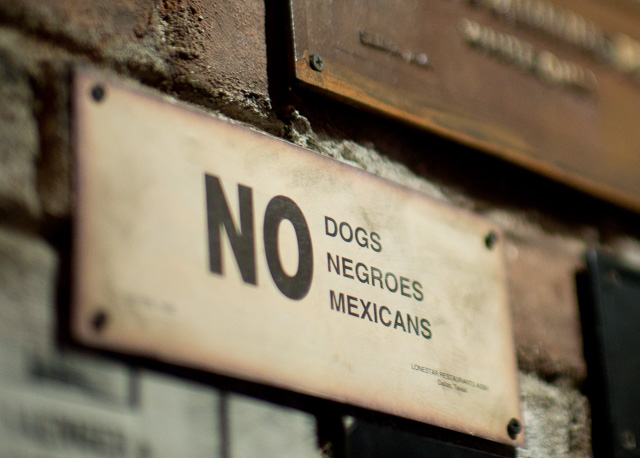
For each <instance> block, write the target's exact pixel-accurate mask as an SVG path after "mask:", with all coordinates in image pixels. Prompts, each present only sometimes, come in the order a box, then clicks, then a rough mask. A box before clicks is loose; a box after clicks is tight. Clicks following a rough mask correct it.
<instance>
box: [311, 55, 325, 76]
mask: <svg viewBox="0 0 640 458" xmlns="http://www.w3.org/2000/svg"><path fill="white" fill-rule="evenodd" d="M309 65H310V66H311V68H312V69H313V70H315V71H316V72H321V71H322V70H324V59H323V58H322V56H321V55H320V54H311V56H309Z"/></svg>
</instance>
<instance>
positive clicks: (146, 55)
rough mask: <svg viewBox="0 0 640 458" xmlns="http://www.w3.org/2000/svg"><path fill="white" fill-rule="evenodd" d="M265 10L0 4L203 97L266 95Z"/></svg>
mask: <svg viewBox="0 0 640 458" xmlns="http://www.w3.org/2000/svg"><path fill="white" fill-rule="evenodd" d="M264 14H265V13H264V2H260V1H257V0H252V1H249V2H242V3H238V2H233V1H231V0H224V1H219V2H207V1H204V0H163V1H159V2H156V1H154V0H115V1H111V2H109V4H108V5H105V3H104V2H101V1H99V0H87V1H85V2H83V6H82V8H78V7H77V2H75V1H73V0H60V1H56V2H47V1H43V0H16V1H13V2H2V3H0V19H4V21H5V22H11V23H12V24H15V25H17V26H19V27H21V28H23V29H29V30H38V31H39V33H40V34H41V35H43V36H46V37H50V38H53V39H54V40H55V41H56V42H57V43H58V44H59V45H60V46H62V47H64V48H66V49H68V50H70V51H72V52H74V53H79V54H84V55H87V56H89V57H91V58H92V59H97V60H98V61H100V62H103V63H107V64H110V65H112V66H114V67H115V69H116V70H118V71H125V72H128V73H131V74H133V75H135V76H137V77H138V78H139V79H141V80H142V81H145V82H147V83H148V84H152V85H157V86H162V87H165V88H169V89H172V90H174V91H175V92H184V93H185V95H188V94H186V93H187V92H188V91H190V90H192V91H194V92H195V95H197V96H198V97H202V96H204V95H206V94H203V93H201V92H200V91H199V90H200V89H203V90H204V91H205V93H208V94H209V95H215V94H219V93H220V91H221V90H230V91H232V92H235V93H237V94H238V95H240V94H242V95H245V96H247V95H250V94H254V95H258V96H261V97H264V98H265V99H266V96H267V91H268V86H267V75H266V66H267V63H266V44H265V39H264V37H265V29H264V20H265V19H264ZM230 50H232V52H231V51H230ZM189 98H190V99H194V96H193V95H192V96H190V97H189ZM237 102H238V103H242V101H241V100H240V98H238V100H237Z"/></svg>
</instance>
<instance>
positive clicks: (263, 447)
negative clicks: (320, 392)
mask: <svg viewBox="0 0 640 458" xmlns="http://www.w3.org/2000/svg"><path fill="white" fill-rule="evenodd" d="M228 403H229V425H230V426H229V436H230V443H231V453H230V456H231V457H233V458H245V457H247V458H248V457H254V456H277V457H280V458H288V457H290V458H305V457H320V451H319V450H318V446H317V439H316V424H315V419H314V417H313V416H311V415H310V414H308V413H305V412H300V411H297V410H293V409H288V408H284V407H280V406H276V405H274V404H270V403H267V402H264V401H259V400H256V399H253V398H248V397H245V396H239V395H228Z"/></svg>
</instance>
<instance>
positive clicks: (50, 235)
mask: <svg viewBox="0 0 640 458" xmlns="http://www.w3.org/2000/svg"><path fill="white" fill-rule="evenodd" d="M265 17H266V12H265V5H264V3H263V2H261V1H259V0H249V1H246V2H233V1H229V0H224V1H217V2H204V1H200V0H189V1H187V0H157V1H155V0H114V1H111V2H101V1H97V0H86V1H85V2H81V3H79V2H73V1H69V0H61V1H57V2H47V1H44V0H13V1H8V0H0V342H1V344H0V404H1V406H2V407H0V437H1V438H2V440H0V455H2V456H42V455H43V454H45V453H47V456H60V457H62V456H65V457H68V456H167V457H170V456H193V457H200V456H224V457H228V456H234V457H235V456H278V457H280V456H291V457H304V456H320V455H321V454H323V453H324V454H331V453H333V454H335V455H336V456H339V448H340V444H339V442H340V440H339V439H336V437H337V436H338V435H339V434H336V433H335V431H334V430H336V429H337V430H340V428H341V427H340V425H342V424H343V422H342V420H340V419H338V421H337V422H336V421H335V419H330V420H327V419H326V418H324V417H323V416H322V415H321V414H318V413H317V412H316V415H313V414H312V413H309V409H307V408H293V407H292V406H291V403H288V404H289V405H288V406H284V405H282V404H283V403H282V402H275V403H272V402H270V400H275V399H270V396H269V395H268V394H267V395H264V396H259V397H258V398H256V397H247V396H245V395H243V394H237V393H235V391H236V390H235V388H234V386H233V383H231V384H230V385H229V386H225V387H224V389H222V388H221V387H220V386H218V385H216V384H215V383H213V385H212V384H210V383H200V382H202V381H200V382H199V381H197V380H192V379H191V378H193V377H188V378H177V377H174V376H171V375H167V374H162V373H161V372H157V371H154V370H151V369H148V368H145V367H142V366H139V365H136V364H133V363H131V362H129V363H123V362H118V361H116V360H113V359H109V358H106V357H104V356H97V355H92V354H87V353H84V352H82V351H80V350H79V349H73V348H67V346H66V345H64V343H63V340H64V339H61V338H60V332H59V331H60V329H61V325H63V324H64V323H60V322H59V320H60V319H61V317H64V313H63V312H62V311H63V310H64V307H65V304H64V301H65V300H66V296H65V294H64V291H65V290H66V289H67V288H68V279H67V276H66V275H65V267H66V266H67V262H68V257H69V245H70V238H71V230H70V218H71V216H72V213H73V201H74V188H73V186H72V184H71V183H72V174H71V171H72V169H73V159H72V156H71V151H70V140H69V129H70V126H69V123H70V117H69V108H68V107H69V92H70V91H69V88H70V86H69V84H70V83H69V81H70V78H69V77H70V72H71V70H72V68H73V67H74V66H78V65H87V64H89V65H92V66H94V67H96V68H100V69H103V70H105V71H108V72H111V73H115V74H119V75H122V76H123V77H127V78H131V79H133V80H136V81H138V82H139V83H140V84H142V85H145V86H148V87H151V88H153V89H155V90H157V91H159V92H162V93H166V94H170V95H172V96H175V97H177V98H178V99H181V100H183V101H184V102H187V103H190V104H195V105H198V106H200V107H203V108H205V109H206V110H209V111H211V112H215V113H220V114H223V115H225V116H227V117H230V118H233V119H236V120H239V121H242V122H245V123H247V124H249V125H251V126H253V127H254V128H257V129H260V130H263V131H266V132H269V133H271V134H275V135H277V136H280V137H282V138H284V139H286V140H288V141H291V142H293V143H296V144H298V145H300V146H304V147H306V148H310V149H312V150H314V151H316V152H318V153H320V154H324V155H327V156H330V157H333V158H335V159H338V160H341V161H345V162H348V163H350V164H352V165H354V166H356V167H360V168H363V169H365V170H368V171H370V172H372V173H374V174H376V175H379V176H382V177H385V178H387V179H390V180H392V181H395V182H399V183H402V184H404V185H407V186H409V187H411V188H413V189H416V190H419V191H421V192H423V193H425V194H427V195H429V196H430V197H432V198H434V199H436V200H439V201H442V202H446V203H448V204H450V205H453V206H456V207H460V208H463V209H465V210H467V211H469V212H473V213H476V214H479V215H483V216H484V217H486V218H488V219H490V220H492V221H493V222H495V223H496V224H498V225H499V226H500V227H502V228H503V230H504V232H505V234H506V238H507V240H506V255H507V260H508V268H509V279H508V281H509V285H508V288H509V293H510V297H511V303H512V312H513V317H514V330H515V341H516V347H517V354H518V361H519V367H520V383H521V393H522V405H523V409H524V419H525V422H526V428H527V435H528V448H527V449H519V450H517V455H518V456H523V457H530V456H531V457H533V456H539V457H546V456H548V457H583V456H590V455H591V451H590V450H591V445H590V413H589V410H590V409H589V403H588V401H587V399H586V397H585V396H584V394H583V393H582V391H581V390H582V386H583V384H584V380H585V377H586V372H587V370H586V364H585V360H584V357H583V354H582V347H583V342H582V333H581V329H580V314H579V308H578V304H577V298H576V288H575V280H574V275H575V272H576V270H578V269H580V268H581V267H582V266H583V253H584V251H585V249H586V248H587V247H599V248H604V249H607V250H609V251H611V252H614V253H616V254H619V255H620V256H623V257H624V258H626V259H628V260H630V261H634V262H637V261H638V260H639V259H640V243H639V241H638V233H637V229H635V228H636V227H638V226H637V224H635V223H637V218H636V217H635V216H634V215H631V214H629V213H626V212H624V211H622V210H620V209H617V208H616V207H614V206H611V205H608V204H605V203H602V202H600V201H598V200H596V199H592V198H590V197H587V196H584V195H582V194H580V193H578V192H575V191H572V190H570V189H568V188H566V187H564V186H562V185H559V184H555V183H552V182H550V181H548V180H546V179H544V178H541V177H538V176H535V175H533V174H530V173H528V172H526V171H523V170H520V169H518V168H516V167H514V166H511V165H509V164H505V163H503V162H501V161H499V160H496V159H493V158H491V157H489V156H486V155H484V154H481V153H478V152H476V151H471V150H468V149H465V148H462V147H460V146H457V145H455V144H453V143H451V142H448V141H446V140H443V139H440V138H437V137H435V136H433V135H430V134H429V133H426V132H420V131H416V130H414V129H410V128H407V127H405V126H402V125H399V124H397V123H395V122H393V121H389V120H386V119H382V118H381V117H378V116H374V115H371V114H368V113H365V112H362V111H359V110H357V109H354V108H351V107H347V106H345V105H342V104H340V103H338V102H334V101H331V100H328V99H327V98H325V97H322V96H320V95H317V94H314V93H310V92H309V93H304V92H302V93H301V92H296V93H292V94H290V95H289V94H288V93H287V91H286V87H285V88H277V87H276V88H274V84H275V80H274V77H273V75H274V74H276V75H277V73H278V69H277V68H275V69H274V68H273V65H274V63H273V62H272V63H270V64H269V65H270V67H269V69H268V68H267V53H268V52H270V50H268V49H267V40H266V38H265V37H266V36H267V35H270V34H271V30H270V27H272V26H271V24H270V22H269V21H265ZM276 64H277V62H276ZM283 74H284V72H283ZM267 75H270V76H271V81H270V80H269V79H268V77H267ZM280 89H284V90H282V91H280ZM278 91H280V92H284V93H285V95H284V96H278V97H276V98H273V99H272V96H273V95H274V94H275V93H276V92H278ZM270 94H271V95H270ZM240 391H241V392H244V391H246V390H240ZM284 404H287V403H284ZM293 404H295V403H293ZM343 420H344V419H343ZM336 425H338V426H336ZM327 430H330V431H334V432H332V433H331V434H328V435H326V436H327V437H329V440H323V439H326V437H324V438H323V436H325V435H324V434H323V431H324V432H326V431H327ZM318 433H320V434H318Z"/></svg>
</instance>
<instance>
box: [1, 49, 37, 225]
mask: <svg viewBox="0 0 640 458" xmlns="http://www.w3.org/2000/svg"><path fill="white" fill-rule="evenodd" d="M33 106H34V95H33V92H32V90H31V87H30V85H29V79H28V75H27V74H26V72H25V71H24V69H23V67H22V65H21V64H20V62H19V61H18V60H17V57H16V56H15V55H12V54H10V53H8V52H6V51H4V50H2V49H0V217H2V216H3V215H4V216H5V218H6V217H7V216H10V214H11V213H14V212H18V213H25V214H26V215H28V216H30V217H34V216H38V215H39V214H40V204H39V201H38V194H37V182H36V180H37V174H36V161H37V159H38V126H37V123H36V119H35V117H34V115H33ZM11 216H12V215H11Z"/></svg>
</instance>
